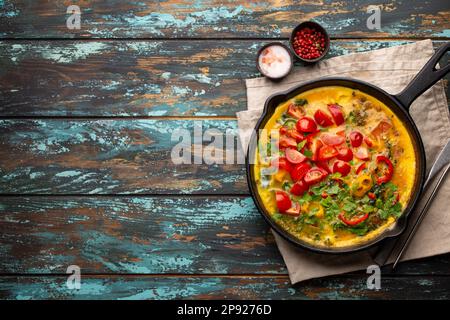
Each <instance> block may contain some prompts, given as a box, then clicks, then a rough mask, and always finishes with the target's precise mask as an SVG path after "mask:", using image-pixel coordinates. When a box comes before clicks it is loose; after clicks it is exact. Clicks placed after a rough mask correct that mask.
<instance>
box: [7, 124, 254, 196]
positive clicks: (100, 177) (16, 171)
mask: <svg viewBox="0 0 450 320" xmlns="http://www.w3.org/2000/svg"><path fill="white" fill-rule="evenodd" d="M195 125H198V126H201V129H198V131H199V132H201V133H202V134H203V133H204V132H205V131H206V130H207V129H214V130H218V131H219V132H221V133H223V134H224V135H225V133H226V130H231V131H233V130H235V129H236V121H234V120H204V121H194V120H0V194H118V193H119V194H148V193H150V194H205V193H206V194H227V193H228V194H247V193H248V189H247V183H246V179H245V168H244V165H242V164H236V162H234V163H235V164H212V165H209V164H206V162H205V159H207V160H208V159H210V158H209V157H208V156H206V154H205V156H204V157H203V159H202V153H201V152H199V151H197V150H199V149H197V147H200V144H201V142H200V143H199V142H197V141H195V140H194V136H193V132H194V131H193V130H194V126H195ZM199 128H200V127H199ZM175 130H186V133H187V134H190V137H189V138H186V139H190V140H191V141H190V142H187V140H185V142H186V143H188V145H192V146H193V147H192V150H187V151H186V150H185V153H187V152H189V151H191V157H190V160H191V162H192V164H175V163H174V162H173V160H172V156H171V152H172V149H173V148H174V147H175V146H176V145H177V144H179V141H180V138H179V137H178V136H175V135H174V136H173V137H174V138H175V139H174V140H173V141H172V135H173V134H174V132H176V131H175ZM232 137H233V136H232ZM224 140H225V138H223V139H222V142H223V144H224V146H223V148H220V149H217V151H218V154H219V152H224V153H226V150H236V149H237V147H236V146H238V145H239V146H240V144H238V141H237V139H235V140H234V145H233V144H231V145H230V143H228V144H226V143H225V141H224ZM208 144H209V142H205V143H204V146H207V145H208ZM195 146H197V147H195ZM196 159H199V160H200V164H194V161H197V160H196ZM241 163H243V162H242V161H241Z"/></svg>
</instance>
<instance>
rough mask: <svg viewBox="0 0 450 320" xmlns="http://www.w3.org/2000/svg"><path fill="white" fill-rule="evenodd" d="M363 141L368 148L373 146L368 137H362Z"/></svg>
mask: <svg viewBox="0 0 450 320" xmlns="http://www.w3.org/2000/svg"><path fill="white" fill-rule="evenodd" d="M364 142H365V143H366V144H367V146H368V147H369V148H370V147H373V141H372V139H370V138H369V137H364Z"/></svg>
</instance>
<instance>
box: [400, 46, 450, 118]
mask: <svg viewBox="0 0 450 320" xmlns="http://www.w3.org/2000/svg"><path fill="white" fill-rule="evenodd" d="M449 50H450V42H447V43H446V44H444V45H443V46H441V47H440V48H439V49H438V50H437V51H436V53H435V54H434V55H433V56H432V57H431V58H430V60H428V62H427V63H426V64H425V65H424V66H423V68H422V69H421V70H420V71H419V73H418V74H417V75H416V76H415V77H414V79H412V81H411V82H410V83H409V84H408V85H407V86H406V88H405V89H403V91H402V92H400V93H399V94H397V95H395V96H394V97H395V98H396V99H397V100H399V101H400V102H401V104H402V105H403V106H404V107H405V108H406V109H407V110H409V107H410V106H411V104H412V103H413V101H414V100H416V98H417V97H418V96H420V95H421V94H422V93H424V92H425V91H426V90H427V89H429V88H430V87H431V86H432V85H433V84H435V83H436V82H438V81H439V80H440V79H442V78H443V77H444V76H445V75H446V74H447V73H448V72H449V71H450V64H447V65H446V66H445V67H443V68H440V69H438V70H436V64H437V63H438V62H439V60H440V59H441V58H442V57H443V56H444V54H445V53H446V52H447V51H449Z"/></svg>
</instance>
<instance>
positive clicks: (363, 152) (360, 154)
mask: <svg viewBox="0 0 450 320" xmlns="http://www.w3.org/2000/svg"><path fill="white" fill-rule="evenodd" d="M355 157H357V158H358V159H360V160H369V151H368V150H367V148H365V147H359V148H358V149H357V150H356V152H355Z"/></svg>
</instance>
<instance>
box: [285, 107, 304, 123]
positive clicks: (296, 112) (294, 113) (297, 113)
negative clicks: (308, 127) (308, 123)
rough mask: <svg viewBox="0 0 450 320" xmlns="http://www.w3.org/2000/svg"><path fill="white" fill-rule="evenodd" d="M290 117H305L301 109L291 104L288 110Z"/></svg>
mask: <svg viewBox="0 0 450 320" xmlns="http://www.w3.org/2000/svg"><path fill="white" fill-rule="evenodd" d="M287 113H288V115H290V116H291V117H294V118H297V119H300V118H301V117H303V115H304V112H303V110H301V109H300V108H298V107H297V106H296V105H295V104H293V103H291V104H290V105H289V107H288V110H287Z"/></svg>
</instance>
